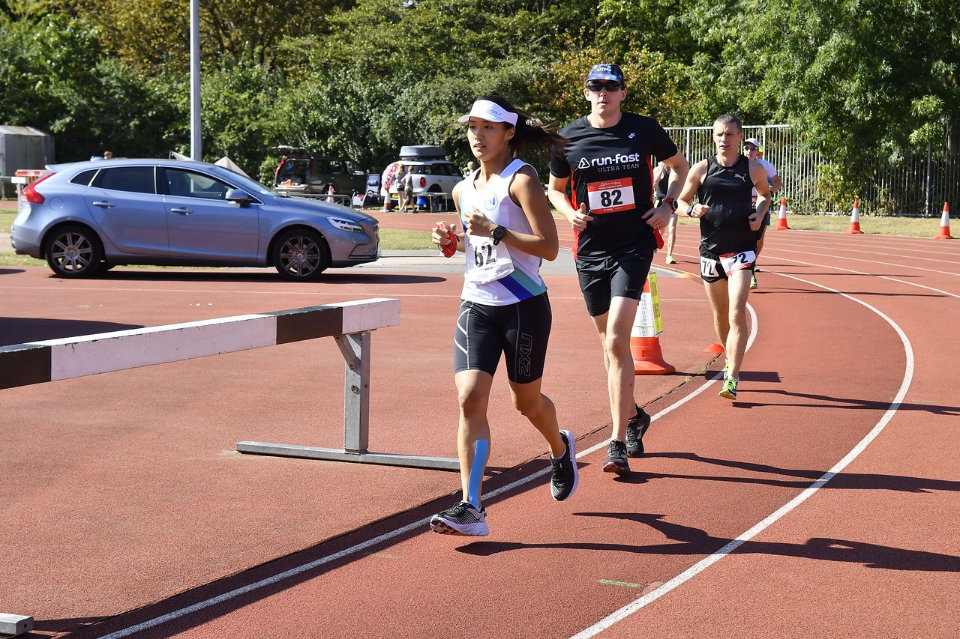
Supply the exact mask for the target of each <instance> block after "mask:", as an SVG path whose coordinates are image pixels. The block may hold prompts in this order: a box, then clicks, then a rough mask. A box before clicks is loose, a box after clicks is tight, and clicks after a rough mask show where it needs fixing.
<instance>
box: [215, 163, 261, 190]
mask: <svg viewBox="0 0 960 639" xmlns="http://www.w3.org/2000/svg"><path fill="white" fill-rule="evenodd" d="M207 168H209V170H210V171H211V172H212V173H216V174H217V175H219V176H220V177H222V178H223V179H224V180H226V181H227V182H229V183H231V184H234V185H236V186H239V187H240V188H243V189H246V190H247V191H251V192H253V193H259V194H261V195H271V194H273V193H274V191H273V190H272V189H269V188H267V187H265V186H264V185H262V184H260V183H259V182H257V181H255V180H251V179H250V178H248V177H246V176H244V175H240V174H239V173H234V172H233V171H231V170H230V169H225V168H223V167H221V166H212V167H207Z"/></svg>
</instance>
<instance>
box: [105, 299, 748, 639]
mask: <svg viewBox="0 0 960 639" xmlns="http://www.w3.org/2000/svg"><path fill="white" fill-rule="evenodd" d="M747 310H748V311H749V312H750V317H751V319H752V326H751V329H750V337H749V338H748V339H747V350H748V351H749V350H750V347H751V346H752V345H753V342H754V339H756V336H757V314H756V312H755V311H754V309H753V307H752V306H750V304H749V303H748V304H747ZM716 381H717V380H716V379H710V380H707V381H706V382H705V383H704V384H703V386H701V387H700V388H698V389H697V390H695V391H694V392H692V393H691V394H689V395H687V396H686V397H684V398H683V399H681V400H679V401H678V402H676V403H674V404H672V405H670V406H668V407H666V408H664V409H663V410H662V411H660V412H659V413H657V414H656V415H651V417H650V422H651V423H652V422H654V421H656V420H657V419H660V418H661V417H663V416H664V415H666V414H667V413H670V412H672V411H673V410H675V409H676V408H679V407H680V406H683V405H684V404H686V403H687V402H688V401H690V400H691V399H693V398H694V397H696V396H697V395H699V394H700V393H702V392H704V391H705V390H706V389H707V388H709V387H710V386H711V385H712V384H713V383H714V382H716ZM608 441H609V440H604V441H603V442H601V443H599V444H597V445H596V446H593V447H592V448H589V449H587V450H585V451H581V452H580V453H579V454H578V455H577V457H578V458H581V457H583V456H584V455H589V454H590V453H593V452H596V451H598V450H600V449H601V448H606V446H607V442H608ZM549 472H551V469H550V467H547V468H543V469H541V470H539V471H537V472H535V473H532V474H530V475H527V476H526V477H521V478H520V479H518V480H516V481H514V482H512V483H510V484H507V485H505V486H501V487H500V488H497V489H495V490H491V491H490V492H488V493H484V498H486V499H490V498H493V497H496V496H497V495H501V494H503V493H505V492H508V491H511V490H513V489H515V488H517V487H519V486H523V485H524V484H528V483H530V482H532V481H535V480H537V479H540V478H541V477H543V476H544V475H546V474H548V473H549ZM429 525H430V518H429V517H426V518H424V519H421V520H419V521H415V522H413V523H412V524H407V525H406V526H403V527H401V528H397V529H395V530H391V531H389V532H385V533H383V534H382V535H379V536H377V537H374V538H373V539H369V540H367V541H364V542H361V543H359V544H357V545H355V546H351V547H350V548H345V549H344V550H341V551H340V552H337V553H334V554H332V555H327V556H326V557H320V558H319V559H315V560H313V561H311V562H308V563H305V564H302V565H300V566H295V567H293V568H291V569H289V570H285V571H284V572H281V573H278V574H276V575H273V576H272V577H267V578H265V579H261V580H260V581H256V582H254V583H252V584H248V585H246V586H241V587H240V588H236V589H234V590H231V591H230V592H225V593H223V594H222V595H217V596H216V597H212V598H210V599H205V600H204V601H198V602H197V603H195V604H193V605H191V606H186V607H185V608H180V609H179V610H174V611H173V612H168V613H167V614H165V615H161V616H159V617H155V618H153V619H148V620H147V621H144V622H142V623H138V624H136V625H134V626H130V627H128V628H123V629H121V630H117V631H116V632H112V633H110V634H108V635H104V636H103V637H101V638H100V639H121V637H128V636H130V635H132V634H135V633H138V632H141V631H143V630H148V629H150V628H153V627H155V626H159V625H160V624H164V623H167V622H168V621H174V620H176V619H180V618H181V617H185V616H187V615H190V614H193V613H195V612H199V611H200V610H203V609H205V608H209V607H210V606H215V605H217V604H220V603H223V602H225V601H230V600H231V599H235V598H236V597H239V596H240V595H245V594H247V593H249V592H253V591H255V590H259V589H260V588H264V587H266V586H270V585H272V584H275V583H278V582H280V581H283V580H284V579H289V578H290V577H294V576H296V575H299V574H301V573H303V572H307V571H308V570H313V569H314V568H319V567H320V566H323V565H324V564H328V563H330V562H331V561H336V560H338V559H342V558H344V557H349V556H350V555H354V554H356V553H358V552H360V551H362V550H365V549H367V548H369V547H371V546H376V545H377V544H381V543H383V542H385V541H390V540H391V539H394V538H395V537H399V536H400V535H404V534H406V533H408V532H410V531H412V530H416V529H417V528H424V529H425V528H426V527H427V526H429Z"/></svg>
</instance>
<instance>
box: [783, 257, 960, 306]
mask: <svg viewBox="0 0 960 639" xmlns="http://www.w3.org/2000/svg"><path fill="white" fill-rule="evenodd" d="M776 259H777V261H780V262H793V263H794V264H802V265H803V266H812V267H817V268H829V269H833V270H835V271H844V272H845V273H853V274H854V275H867V276H869V277H875V278H878V279H881V280H887V281H890V282H896V283H898V284H905V285H907V286H916V287H917V288H923V289H926V290H928V291H933V292H934V293H939V294H940V295H944V296H947V297H956V298H958V299H960V295H957V294H956V293H951V292H950V291H944V290H943V289H939V288H933V287H932V286H927V285H925V284H918V283H917V282H908V281H906V280H901V279H897V278H896V277H890V276H889V275H876V274H874V273H867V272H865V271H857V270H855V269H852V268H843V267H841V266H828V265H826V264H817V263H814V262H804V261H803V260H793V259H790V258H789V257H783V256H779V255H778V256H777V257H776ZM770 272H771V273H773V274H774V275H782V273H779V272H777V271H770ZM785 277H790V276H789V275H786V276H785Z"/></svg>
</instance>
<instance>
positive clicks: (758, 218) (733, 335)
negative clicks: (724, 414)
mask: <svg viewBox="0 0 960 639" xmlns="http://www.w3.org/2000/svg"><path fill="white" fill-rule="evenodd" d="M741 140H743V125H742V124H741V123H740V120H739V119H738V118H737V117H736V116H735V115H731V114H729V113H726V114H724V115H721V116H720V117H719V118H717V119H716V121H715V122H714V123H713V142H714V144H715V145H716V147H717V152H716V154H715V155H714V156H713V157H711V158H708V159H706V160H703V161H701V162H698V163H697V164H695V165H694V166H693V168H691V169H690V174H689V175H688V176H687V182H686V184H685V185H684V187H683V192H682V193H681V194H680V197H679V198H678V201H679V204H680V207H681V208H682V209H683V210H684V211H685V212H686V214H687V215H689V216H691V217H695V218H699V219H700V276H701V277H702V278H703V285H704V288H705V289H706V292H707V298H708V299H709V300H710V306H711V308H712V310H713V325H714V327H715V328H716V331H717V337H719V338H720V343H721V344H722V345H723V347H724V352H725V353H726V359H727V361H726V364H725V365H724V367H723V377H724V379H723V388H722V389H721V390H720V395H721V396H722V397H726V398H728V399H736V398H737V384H738V383H739V380H740V366H741V364H742V362H743V354H744V352H745V351H746V346H747V296H748V295H749V294H750V278H751V276H752V274H753V265H754V262H755V261H756V259H757V256H756V249H757V234H756V232H757V229H759V228H760V224H761V223H762V221H763V216H764V214H765V213H766V212H767V211H768V210H769V208H770V188H769V186H768V184H767V174H766V172H765V171H764V169H763V167H762V166H760V164H758V163H757V162H756V161H755V160H751V159H749V158H747V157H746V156H743V155H740V142H741ZM753 188H756V189H757V201H756V208H755V209H754V207H753V205H752V203H751V193H752V190H753ZM694 196H696V197H697V198H698V199H699V200H700V202H699V204H694V203H693V198H694Z"/></svg>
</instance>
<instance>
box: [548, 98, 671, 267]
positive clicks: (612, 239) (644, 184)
mask: <svg viewBox="0 0 960 639" xmlns="http://www.w3.org/2000/svg"><path fill="white" fill-rule="evenodd" d="M560 135H562V136H563V137H565V138H567V139H568V140H569V142H568V143H567V145H566V147H565V148H564V150H563V155H554V156H553V158H552V159H551V160H550V173H551V174H553V175H554V176H556V177H558V178H570V179H571V181H572V183H571V191H572V193H573V206H574V207H579V206H580V202H586V203H587V211H588V212H589V213H590V215H593V216H594V219H593V221H592V222H590V223H589V224H587V226H586V228H585V229H584V230H583V231H581V232H580V233H578V234H577V246H576V256H577V257H578V258H586V259H591V258H603V257H608V256H610V255H616V254H619V253H621V252H623V251H625V250H629V249H634V248H637V247H640V248H646V249H649V250H651V251H653V250H654V249H656V247H657V244H656V240H655V239H654V237H653V231H652V230H651V228H650V227H649V226H648V225H647V223H646V222H645V221H644V220H643V218H642V217H641V215H643V214H644V213H646V212H647V210H649V209H650V208H651V207H652V206H653V199H652V194H653V189H652V182H653V167H652V165H651V163H650V156H651V155H652V156H655V157H656V159H657V161H660V160H665V159H667V158H670V157H673V156H674V155H676V153H677V146H676V145H675V144H674V143H673V141H671V140H670V137H669V136H668V135H667V132H666V131H664V130H663V127H661V126H660V125H659V124H658V123H657V121H656V120H654V119H653V118H648V117H645V116H642V115H637V114H636V113H629V112H626V111H625V112H624V113H623V117H622V118H620V121H619V122H618V123H617V124H615V125H614V126H612V127H608V128H606V129H598V128H595V127H593V126H592V125H591V124H590V122H589V121H588V120H587V118H586V116H584V117H582V118H578V119H577V120H574V121H573V122H571V123H570V124H568V125H567V126H565V127H564V128H563V129H561V130H560Z"/></svg>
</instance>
